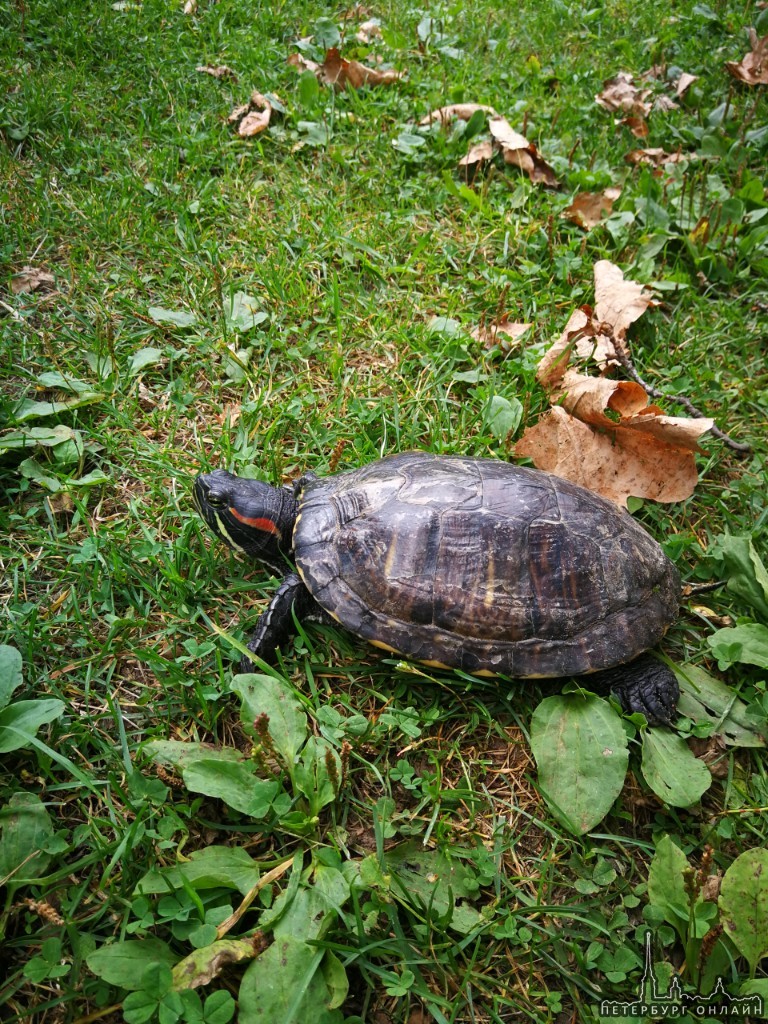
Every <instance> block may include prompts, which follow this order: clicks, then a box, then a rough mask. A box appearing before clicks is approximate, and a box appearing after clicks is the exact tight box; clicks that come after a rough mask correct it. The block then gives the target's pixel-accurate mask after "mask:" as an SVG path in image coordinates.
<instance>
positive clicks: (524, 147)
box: [488, 115, 560, 188]
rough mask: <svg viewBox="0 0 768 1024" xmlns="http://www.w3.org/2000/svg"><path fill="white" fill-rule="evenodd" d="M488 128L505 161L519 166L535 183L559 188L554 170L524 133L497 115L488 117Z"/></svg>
mask: <svg viewBox="0 0 768 1024" xmlns="http://www.w3.org/2000/svg"><path fill="white" fill-rule="evenodd" d="M488 128H489V129H490V132H491V135H492V136H493V137H494V139H495V140H496V143H497V145H498V146H499V147H500V148H501V152H502V154H503V156H504V162H505V163H507V164H512V165H513V166H515V167H519V168H520V170H521V171H524V172H525V173H526V174H527V175H528V177H529V178H530V179H531V181H532V182H533V183H534V184H535V185H538V184H542V185H547V186H548V187H549V188H559V185H560V183H559V182H558V180H557V178H556V176H555V172H554V171H553V170H552V168H551V167H550V166H549V164H548V163H547V162H546V161H545V160H544V159H543V158H542V157H541V156H540V155H539V152H538V150H537V149H536V147H535V146H534V144H533V143H532V142H529V141H528V139H526V137H525V136H524V135H521V134H520V133H519V132H516V131H515V130H514V128H512V126H511V125H510V124H509V122H508V121H507V119H506V118H504V117H499V116H498V115H496V116H494V117H491V118H489V120H488Z"/></svg>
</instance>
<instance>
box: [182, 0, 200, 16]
mask: <svg viewBox="0 0 768 1024" xmlns="http://www.w3.org/2000/svg"><path fill="white" fill-rule="evenodd" d="M196 11H197V0H187V2H186V3H185V4H184V13H185V14H194V13H195V12H196Z"/></svg>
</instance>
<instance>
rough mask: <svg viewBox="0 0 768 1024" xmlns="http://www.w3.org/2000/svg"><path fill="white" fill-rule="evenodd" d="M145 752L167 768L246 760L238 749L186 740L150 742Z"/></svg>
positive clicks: (145, 747)
mask: <svg viewBox="0 0 768 1024" xmlns="http://www.w3.org/2000/svg"><path fill="white" fill-rule="evenodd" d="M144 750H145V751H146V752H147V753H148V754H149V756H150V757H151V758H152V760H153V761H157V763H158V764H162V765H164V766H165V767H166V768H177V767H178V768H186V767H188V766H189V765H190V764H192V763H193V762H194V761H228V762H230V763H241V762H243V761H245V760H246V757H245V755H244V754H243V753H242V751H240V750H238V749H237V748H236V747H212V746H211V745H210V744H209V743H191V742H190V743H187V742H185V741H184V740H150V741H149V743H146V744H145V745H144Z"/></svg>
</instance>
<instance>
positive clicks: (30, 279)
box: [11, 267, 56, 295]
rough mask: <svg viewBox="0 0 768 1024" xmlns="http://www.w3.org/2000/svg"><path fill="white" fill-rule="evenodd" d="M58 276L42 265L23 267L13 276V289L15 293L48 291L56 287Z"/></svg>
mask: <svg viewBox="0 0 768 1024" xmlns="http://www.w3.org/2000/svg"><path fill="white" fill-rule="evenodd" d="M55 285H56V278H55V277H54V276H53V274H49V273H48V271H47V270H43V269H42V268H41V267H22V268H21V270H20V271H19V272H18V274H14V275H13V276H12V277H11V291H12V292H13V294H14V295H18V294H19V293H20V292H36V291H38V290H45V291H48V290H49V289H51V288H53V287H55Z"/></svg>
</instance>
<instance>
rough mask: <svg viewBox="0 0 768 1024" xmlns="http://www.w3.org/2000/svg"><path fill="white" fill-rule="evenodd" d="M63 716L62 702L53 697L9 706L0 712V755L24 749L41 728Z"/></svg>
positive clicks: (20, 701) (18, 702) (19, 701)
mask: <svg viewBox="0 0 768 1024" xmlns="http://www.w3.org/2000/svg"><path fill="white" fill-rule="evenodd" d="M63 714H64V702H63V701H60V700H56V699H55V698H53V697H50V698H47V699H45V700H18V701H16V702H15V703H13V704H9V705H8V707H6V708H3V710H2V711H0V754H5V753H7V752H8V751H9V750H18V749H19V748H20V747H26V746H27V745H28V744H29V740H30V739H31V738H32V737H33V736H35V735H36V733H37V730H38V729H39V728H40V727H41V726H43V725H47V724H48V723H49V722H53V721H54V720H55V719H57V718H59V717H60V716H61V715H63Z"/></svg>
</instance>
